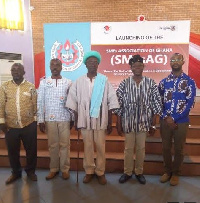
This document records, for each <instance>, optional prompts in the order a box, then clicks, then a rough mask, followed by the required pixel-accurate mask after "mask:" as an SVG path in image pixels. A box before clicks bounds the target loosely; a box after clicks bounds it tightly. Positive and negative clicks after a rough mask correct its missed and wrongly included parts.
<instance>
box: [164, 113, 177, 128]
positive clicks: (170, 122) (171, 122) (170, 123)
mask: <svg viewBox="0 0 200 203" xmlns="http://www.w3.org/2000/svg"><path fill="white" fill-rule="evenodd" d="M164 120H165V122H166V123H167V125H168V126H169V128H170V129H172V130H175V129H177V128H178V125H177V124H176V123H175V122H174V119H173V118H172V117H171V116H167V117H166V118H165V119H164Z"/></svg>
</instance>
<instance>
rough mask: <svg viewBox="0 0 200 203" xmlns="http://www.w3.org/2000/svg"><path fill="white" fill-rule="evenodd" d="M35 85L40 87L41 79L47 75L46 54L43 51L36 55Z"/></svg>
mask: <svg viewBox="0 0 200 203" xmlns="http://www.w3.org/2000/svg"><path fill="white" fill-rule="evenodd" d="M34 73H35V87H36V88H38V87H39V84H40V79H41V78H42V77H44V76H45V54H44V52H41V53H39V54H35V57H34Z"/></svg>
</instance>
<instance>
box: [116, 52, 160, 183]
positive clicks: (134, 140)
mask: <svg viewBox="0 0 200 203" xmlns="http://www.w3.org/2000/svg"><path fill="white" fill-rule="evenodd" d="M129 65H130V68H131V70H132V72H133V76H131V77H129V78H127V79H125V80H123V81H122V82H121V83H120V85H119V88H118V89H117V96H118V100H119V104H120V108H119V109H118V110H117V111H116V113H117V130H118V133H119V135H122V129H123V132H124V133H125V150H124V174H123V175H122V176H121V177H120V179H119V182H120V183H125V182H126V181H127V180H129V179H130V178H131V177H132V172H133V169H134V167H133V164H134V163H133V153H134V148H135V152H136V154H135V169H134V170H135V177H136V178H137V180H138V181H139V182H140V183H141V184H145V183H146V180H145V177H144V176H143V163H144V157H145V141H146V136H147V133H148V132H149V133H150V135H153V134H154V132H155V128H156V127H155V124H156V115H157V114H161V112H162V109H161V97H160V94H159V91H158V87H157V85H156V83H155V82H154V80H152V79H150V78H147V77H144V76H143V75H142V74H143V70H144V64H143V58H142V57H141V56H140V55H134V56H133V57H132V58H131V59H130V60H129Z"/></svg>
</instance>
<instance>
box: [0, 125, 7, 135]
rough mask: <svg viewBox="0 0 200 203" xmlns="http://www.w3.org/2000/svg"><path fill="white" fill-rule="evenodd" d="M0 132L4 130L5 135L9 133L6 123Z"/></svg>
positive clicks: (0, 128) (1, 126)
mask: <svg viewBox="0 0 200 203" xmlns="http://www.w3.org/2000/svg"><path fill="white" fill-rule="evenodd" d="M0 130H2V131H3V132H4V134H6V133H7V132H8V128H7V125H6V124H5V123H1V124H0Z"/></svg>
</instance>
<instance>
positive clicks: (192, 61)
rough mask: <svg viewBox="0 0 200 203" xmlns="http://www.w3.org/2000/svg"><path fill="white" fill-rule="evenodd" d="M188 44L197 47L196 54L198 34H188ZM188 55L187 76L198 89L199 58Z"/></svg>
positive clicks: (198, 45)
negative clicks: (193, 81)
mask: <svg viewBox="0 0 200 203" xmlns="http://www.w3.org/2000/svg"><path fill="white" fill-rule="evenodd" d="M190 42H191V43H193V44H195V45H196V46H197V49H196V53H198V52H199V50H198V49H199V48H200V34H194V33H190ZM189 54H190V55H189V67H188V75H189V76H190V77H191V78H193V79H194V80H195V82H196V85H197V87H198V88H199V89H200V60H199V58H195V57H194V56H193V55H192V54H193V53H189Z"/></svg>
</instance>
